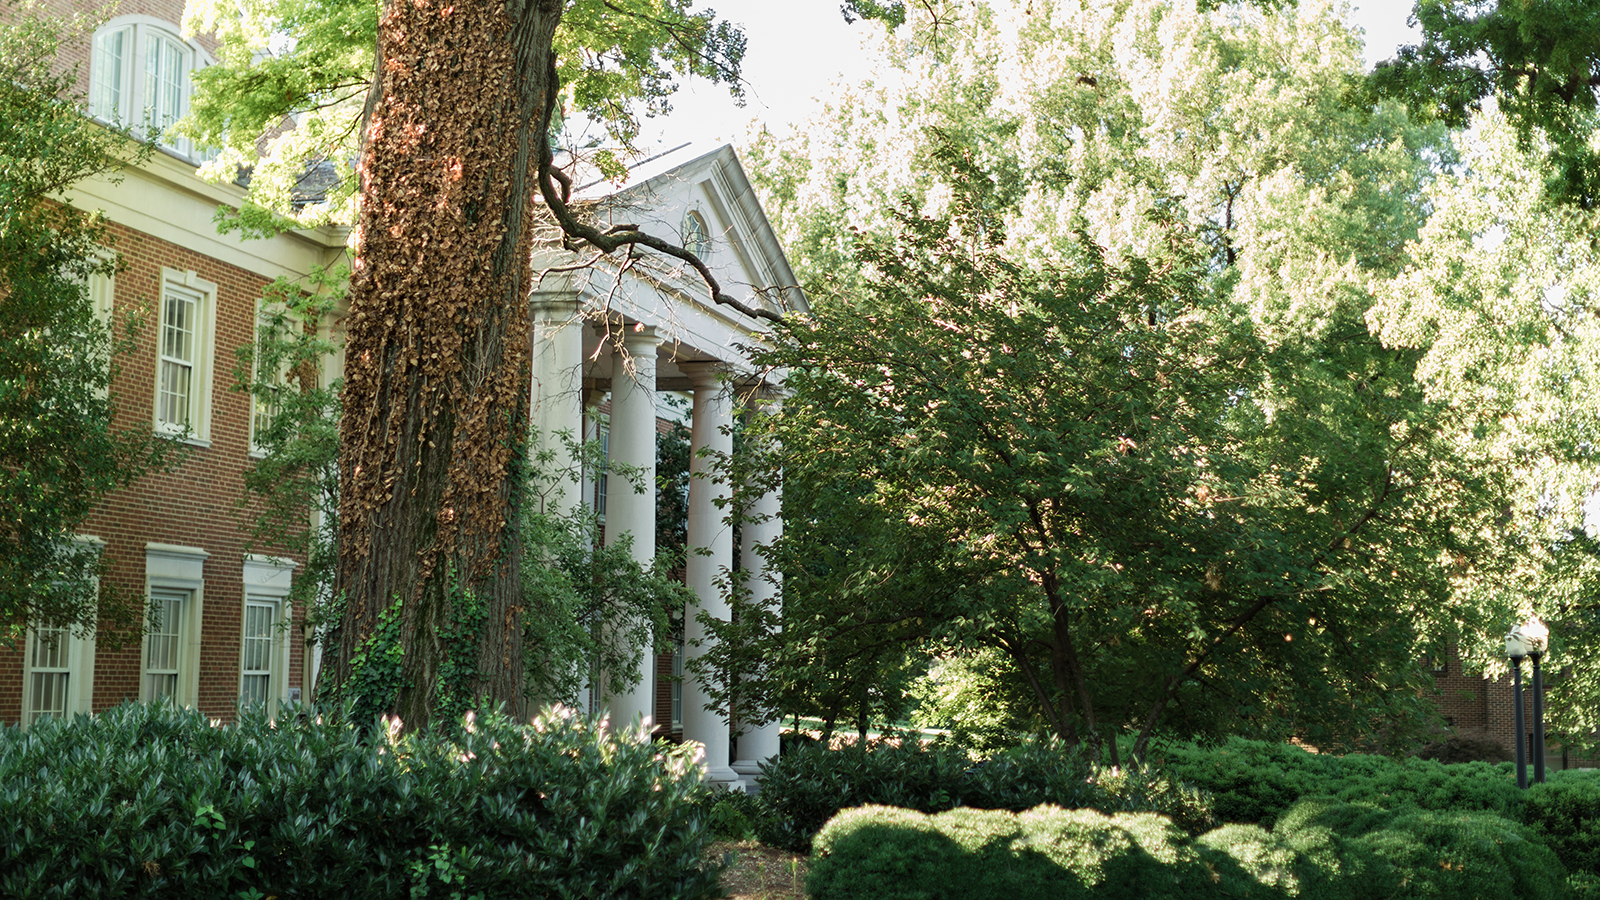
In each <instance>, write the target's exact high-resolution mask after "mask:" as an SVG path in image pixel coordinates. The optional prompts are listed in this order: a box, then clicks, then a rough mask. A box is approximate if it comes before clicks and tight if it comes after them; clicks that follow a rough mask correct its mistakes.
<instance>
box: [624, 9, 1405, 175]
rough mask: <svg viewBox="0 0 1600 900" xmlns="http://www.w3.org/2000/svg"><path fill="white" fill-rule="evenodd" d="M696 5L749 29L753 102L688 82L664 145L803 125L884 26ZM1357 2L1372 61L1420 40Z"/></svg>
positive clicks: (660, 128) (1401, 14)
mask: <svg viewBox="0 0 1600 900" xmlns="http://www.w3.org/2000/svg"><path fill="white" fill-rule="evenodd" d="M696 7H697V8H709V9H714V10H716V12H717V14H718V17H719V18H725V19H728V20H729V21H732V22H737V23H739V24H741V25H743V26H744V32H745V37H746V39H747V40H748V42H749V43H748V48H747V49H746V51H745V56H744V78H745V81H746V82H747V85H746V88H745V91H746V95H747V100H748V102H747V104H746V106H745V107H744V108H743V109H740V108H738V107H736V106H735V105H734V104H733V101H732V100H731V99H730V98H729V97H728V94H727V91H726V90H725V89H724V88H721V87H715V86H712V85H709V84H706V83H704V82H691V83H688V84H684V85H683V86H682V87H681V88H680V89H679V91H678V92H677V94H675V95H674V97H673V101H672V105H673V112H672V115H671V116H670V117H668V118H666V119H662V120H656V121H655V122H646V133H647V134H650V135H655V136H656V140H655V142H654V143H655V144H656V145H657V146H659V147H660V148H662V149H665V148H670V147H675V146H677V145H678V144H681V143H684V142H686V141H693V142H694V143H696V144H707V145H709V146H716V145H719V144H723V143H728V142H733V143H738V142H739V140H740V138H741V137H742V136H743V135H744V133H745V131H746V129H747V128H748V127H749V125H750V123H751V121H752V120H756V119H759V120H760V121H762V122H765V123H766V124H767V126H768V127H769V128H771V129H772V130H774V131H782V130H785V129H786V128H787V127H788V126H792V125H795V124H798V123H800V122H803V121H804V120H805V118H806V116H807V114H808V113H809V112H810V111H811V110H812V108H813V106H814V105H815V101H816V98H817V97H819V96H825V95H826V94H827V93H828V86H829V85H830V84H831V83H833V82H834V81H835V80H837V79H838V78H839V77H840V76H841V73H842V74H843V76H844V77H845V79H846V80H847V81H851V82H854V81H856V80H859V79H860V78H861V76H863V75H864V74H866V73H865V64H866V54H865V53H863V52H861V39H862V38H863V37H864V36H867V35H868V34H870V33H871V32H870V31H869V29H873V28H877V27H878V26H877V25H875V24H869V23H864V22H857V23H856V24H854V25H846V24H845V23H844V17H843V16H841V15H840V14H839V2H838V0H699V2H698V3H697V4H696ZM1352 7H1353V10H1352V18H1353V19H1354V21H1355V23H1356V24H1357V25H1359V26H1361V27H1362V28H1363V29H1365V31H1366V35H1367V64H1368V65H1369V66H1370V65H1371V64H1372V63H1374V62H1376V61H1377V60H1380V59H1387V58H1388V57H1389V56H1390V55H1391V53H1392V51H1393V50H1394V48H1395V47H1396V46H1398V45H1400V44H1402V43H1408V42H1412V41H1415V40H1416V36H1415V35H1416V34H1417V33H1416V32H1412V31H1409V30H1408V29H1407V28H1406V18H1407V16H1409V15H1410V12H1411V3H1410V0H1364V2H1360V3H1359V4H1357V3H1352ZM652 124H653V125H655V127H651V126H652Z"/></svg>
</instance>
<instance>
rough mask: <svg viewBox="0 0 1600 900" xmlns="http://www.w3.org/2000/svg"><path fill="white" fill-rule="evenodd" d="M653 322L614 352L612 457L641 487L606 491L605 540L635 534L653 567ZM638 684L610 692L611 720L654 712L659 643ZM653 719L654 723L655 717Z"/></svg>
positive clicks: (622, 721)
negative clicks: (636, 476) (635, 472)
mask: <svg viewBox="0 0 1600 900" xmlns="http://www.w3.org/2000/svg"><path fill="white" fill-rule="evenodd" d="M657 343H658V339H657V337H656V330H655V329H654V328H649V327H644V328H640V329H637V330H636V329H634V328H632V327H628V328H626V329H624V331H623V333H622V340H621V341H620V344H621V346H619V347H617V348H616V349H615V350H614V351H612V358H611V447H610V453H609V458H610V459H611V460H612V461H614V462H620V463H626V464H627V465H629V466H633V467H634V468H636V469H638V470H639V473H640V478H641V483H640V485H639V487H642V488H644V490H643V492H640V491H639V490H637V488H636V487H635V486H634V485H633V484H631V483H630V482H629V481H628V480H627V479H623V478H618V479H617V480H616V481H613V482H611V486H610V489H609V490H608V491H607V492H606V546H608V547H609V546H611V545H612V544H615V543H616V542H617V541H619V540H621V539H622V536H623V535H625V534H628V535H632V536H633V559H634V561H636V562H638V563H639V565H641V566H644V567H646V568H648V567H649V565H650V563H651V561H652V560H654V559H655V555H656V346H657ZM636 649H638V650H640V651H641V656H640V659H639V670H638V672H637V673H636V674H637V675H638V677H639V682H638V684H636V685H634V686H633V687H632V688H631V689H629V690H628V691H627V692H626V693H622V694H618V695H615V696H613V697H612V698H611V721H612V722H613V723H614V724H616V725H619V726H620V725H627V724H630V723H632V722H634V721H635V720H637V719H640V718H644V719H647V720H648V719H651V717H652V714H653V713H654V712H655V696H656V679H655V672H656V655H655V652H656V648H655V647H654V646H653V645H651V646H645V647H640V648H636ZM652 724H653V723H652Z"/></svg>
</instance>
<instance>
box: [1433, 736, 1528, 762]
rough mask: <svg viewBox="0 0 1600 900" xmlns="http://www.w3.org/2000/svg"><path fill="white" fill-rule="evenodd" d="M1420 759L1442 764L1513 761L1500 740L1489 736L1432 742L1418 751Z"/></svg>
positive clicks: (1451, 738) (1456, 737) (1453, 738)
mask: <svg viewBox="0 0 1600 900" xmlns="http://www.w3.org/2000/svg"><path fill="white" fill-rule="evenodd" d="M1417 758H1418V759H1431V760H1433V761H1434V762H1440V763H1447V764H1448V763H1463V762H1487V763H1502V762H1510V761H1511V751H1510V750H1507V749H1506V745H1505V744H1502V743H1500V742H1499V741H1498V740H1496V739H1494V738H1491V737H1487V736H1472V735H1462V734H1452V735H1450V736H1449V737H1447V738H1444V739H1442V740H1438V741H1431V742H1429V743H1428V744H1426V745H1424V746H1423V747H1422V749H1420V750H1418V751H1417Z"/></svg>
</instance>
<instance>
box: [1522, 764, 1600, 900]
mask: <svg viewBox="0 0 1600 900" xmlns="http://www.w3.org/2000/svg"><path fill="white" fill-rule="evenodd" d="M1522 816H1523V818H1522V821H1523V823H1524V824H1526V825H1527V826H1528V827H1529V828H1530V829H1531V830H1532V831H1533V833H1534V834H1536V835H1538V836H1539V838H1540V840H1542V841H1543V842H1544V844H1545V846H1547V847H1549V848H1550V849H1551V850H1553V851H1555V854H1556V856H1557V857H1559V858H1560V859H1561V862H1562V864H1564V865H1565V866H1566V867H1567V870H1568V871H1569V872H1572V873H1573V874H1574V875H1577V874H1580V873H1581V874H1587V875H1590V876H1600V778H1597V777H1596V776H1595V775H1594V774H1591V773H1587V772H1585V773H1579V772H1563V773H1561V774H1560V776H1558V777H1557V778H1556V779H1555V780H1553V781H1549V782H1547V783H1545V784H1535V785H1533V786H1531V787H1529V788H1528V793H1527V799H1526V802H1525V804H1524V806H1523V810H1522ZM1585 883H1586V884H1587V882H1585ZM1585 890H1587V891H1591V892H1594V891H1593V889H1591V888H1587V887H1586V888H1585ZM1595 893H1600V892H1595Z"/></svg>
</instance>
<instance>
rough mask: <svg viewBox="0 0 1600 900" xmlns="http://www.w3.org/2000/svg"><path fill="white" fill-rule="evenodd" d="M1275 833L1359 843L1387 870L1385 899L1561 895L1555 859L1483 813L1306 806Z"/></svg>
mask: <svg viewBox="0 0 1600 900" xmlns="http://www.w3.org/2000/svg"><path fill="white" fill-rule="evenodd" d="M1277 830H1278V831H1285V832H1288V833H1291V834H1292V833H1295V832H1303V833H1308V834H1312V835H1314V836H1315V837H1316V838H1321V836H1322V835H1326V834H1328V833H1329V832H1330V831H1331V832H1332V833H1334V834H1337V835H1339V836H1340V837H1342V838H1345V839H1346V840H1347V841H1350V842H1352V843H1355V844H1357V845H1359V846H1360V847H1361V848H1362V849H1364V850H1366V851H1369V852H1370V853H1372V854H1373V855H1375V856H1377V857H1378V858H1379V859H1381V860H1382V861H1383V862H1384V863H1386V864H1387V866H1388V867H1389V868H1390V870H1391V871H1392V873H1393V876H1392V877H1393V879H1394V882H1395V883H1396V889H1392V893H1394V894H1398V895H1401V896H1416V897H1530V898H1534V897H1537V898H1549V900H1558V898H1564V897H1566V896H1568V892H1567V886H1566V871H1565V870H1564V869H1563V868H1562V866H1561V863H1560V861H1559V860H1557V859H1556V855H1555V854H1554V853H1552V852H1551V850H1550V849H1549V848H1548V847H1546V846H1544V845H1543V844H1542V843H1540V842H1539V841H1538V840H1537V838H1536V837H1535V836H1534V835H1533V834H1532V833H1531V832H1530V831H1529V830H1528V829H1527V828H1525V827H1523V826H1522V825H1520V824H1518V823H1517V822H1515V821H1512V820H1510V819H1506V818H1501V817H1499V816H1496V815H1493V814H1491V813H1484V812H1467V811H1459V810H1458V811H1450V812H1441V811H1436V810H1398V811H1393V812H1377V811H1374V810H1372V809H1371V808H1370V807H1368V808H1363V807H1355V808H1352V807H1351V806H1350V805H1349V804H1329V803H1319V802H1310V803H1305V804H1302V805H1300V806H1297V807H1295V808H1294V809H1292V810H1290V811H1289V813H1288V814H1287V815H1285V816H1284V820H1283V822H1282V823H1281V824H1280V825H1279V826H1278V829H1277ZM1358 896H1359V895H1358ZM1369 896H1370V895H1369Z"/></svg>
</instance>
